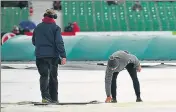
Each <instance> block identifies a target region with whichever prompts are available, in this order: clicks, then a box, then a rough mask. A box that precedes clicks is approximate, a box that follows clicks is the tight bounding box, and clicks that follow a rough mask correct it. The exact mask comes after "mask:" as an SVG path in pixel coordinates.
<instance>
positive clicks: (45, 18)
mask: <svg viewBox="0 0 176 112" xmlns="http://www.w3.org/2000/svg"><path fill="white" fill-rule="evenodd" d="M42 21H43V22H44V23H55V21H54V19H53V18H50V17H44V18H43V19H42Z"/></svg>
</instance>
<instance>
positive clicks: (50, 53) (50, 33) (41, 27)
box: [33, 17, 65, 58]
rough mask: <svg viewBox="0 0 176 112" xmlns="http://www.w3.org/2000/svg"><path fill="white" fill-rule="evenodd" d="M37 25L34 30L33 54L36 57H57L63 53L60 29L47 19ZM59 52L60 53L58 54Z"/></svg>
mask: <svg viewBox="0 0 176 112" xmlns="http://www.w3.org/2000/svg"><path fill="white" fill-rule="evenodd" d="M42 21H43V22H42V23H40V24H38V25H37V27H36V28H35V30H34V33H33V35H34V40H35V42H33V44H35V47H36V49H35V54H36V57H38V58H39V57H59V55H65V54H62V53H63V51H64V46H63V40H62V37H61V32H60V27H59V26H57V25H56V23H55V21H54V20H53V19H51V18H49V17H45V18H44V19H43V20H42ZM60 51H61V52H60Z"/></svg>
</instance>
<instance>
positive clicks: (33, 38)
mask: <svg viewBox="0 0 176 112" xmlns="http://www.w3.org/2000/svg"><path fill="white" fill-rule="evenodd" d="M32 44H33V45H34V46H35V30H34V32H33V35H32Z"/></svg>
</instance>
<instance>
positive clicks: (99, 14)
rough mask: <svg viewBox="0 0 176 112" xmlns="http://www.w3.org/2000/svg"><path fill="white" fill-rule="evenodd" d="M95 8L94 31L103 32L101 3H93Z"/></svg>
mask: <svg viewBox="0 0 176 112" xmlns="http://www.w3.org/2000/svg"><path fill="white" fill-rule="evenodd" d="M94 7H95V21H96V22H95V24H96V31H104V30H105V26H104V20H103V13H102V10H103V8H102V2H99V1H94Z"/></svg>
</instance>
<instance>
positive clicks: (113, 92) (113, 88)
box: [111, 72, 119, 102]
mask: <svg viewBox="0 0 176 112" xmlns="http://www.w3.org/2000/svg"><path fill="white" fill-rule="evenodd" d="M118 74H119V72H114V73H113V77H112V83H111V94H112V99H113V101H114V102H117V100H116V89H117V85H116V79H117V75H118Z"/></svg>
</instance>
